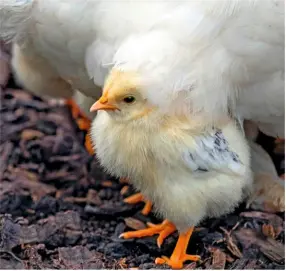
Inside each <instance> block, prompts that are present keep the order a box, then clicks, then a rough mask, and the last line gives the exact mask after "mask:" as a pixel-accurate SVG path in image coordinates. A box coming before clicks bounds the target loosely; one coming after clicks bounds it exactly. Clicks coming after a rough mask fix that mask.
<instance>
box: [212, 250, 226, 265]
mask: <svg viewBox="0 0 286 271" xmlns="http://www.w3.org/2000/svg"><path fill="white" fill-rule="evenodd" d="M212 256H213V258H212V264H211V269H224V268H225V264H226V254H225V253H224V252H223V251H221V250H220V249H218V248H216V249H215V250H214V252H213V255H212Z"/></svg>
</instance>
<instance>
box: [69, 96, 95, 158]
mask: <svg viewBox="0 0 286 271" xmlns="http://www.w3.org/2000/svg"><path fill="white" fill-rule="evenodd" d="M66 104H67V105H68V106H69V107H70V109H71V113H72V117H73V118H74V119H75V120H76V123H77V125H78V127H79V129H81V130H83V131H86V132H87V134H86V136H85V147H86V149H87V151H88V152H89V154H91V155H93V154H94V150H93V145H92V142H91V138H90V135H89V133H88V131H89V129H90V123H91V121H90V119H89V118H88V117H87V116H86V115H85V114H84V113H83V112H82V111H81V110H80V108H79V106H78V105H77V104H76V103H75V102H74V101H73V100H72V99H69V100H67V101H66Z"/></svg>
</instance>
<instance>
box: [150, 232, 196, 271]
mask: <svg viewBox="0 0 286 271" xmlns="http://www.w3.org/2000/svg"><path fill="white" fill-rule="evenodd" d="M193 231H194V227H191V228H190V229H189V230H188V231H187V232H186V233H180V235H179V239H178V241H177V244H176V247H175V249H174V251H173V253H172V255H171V257H170V258H168V257H166V256H162V257H161V258H157V259H156V260H155V263H156V264H164V263H166V264H168V265H169V266H171V267H172V268H173V269H182V268H183V264H184V262H185V261H194V262H196V261H199V260H200V256H198V255H190V254H187V248H188V244H189V240H190V238H191V236H192V233H193Z"/></svg>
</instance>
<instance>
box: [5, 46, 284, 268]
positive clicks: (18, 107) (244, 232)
mask: <svg viewBox="0 0 286 271" xmlns="http://www.w3.org/2000/svg"><path fill="white" fill-rule="evenodd" d="M0 45H1V44H0ZM6 52H7V51H6ZM8 63H9V56H8V54H6V53H5V48H4V47H3V45H1V52H0V86H1V87H0V90H1V92H0V94H1V108H0V110H1V122H0V127H1V138H0V155H1V165H0V177H1V179H0V180H1V187H0V214H1V215H0V260H1V263H0V264H1V268H3V269H128V268H136V269H138V268H139V269H155V268H157V269H162V268H168V267H166V266H155V264H154V260H155V258H156V257H157V256H160V255H170V253H171V252H172V249H173V248H174V246H175V243H176V240H177V234H174V235H173V236H171V237H169V238H167V240H166V241H165V242H164V244H163V246H162V248H161V249H159V248H158V247H157V246H156V238H155V237H148V238H143V239H137V240H122V239H119V238H118V236H119V235H120V234H121V233H122V232H124V231H126V230H132V229H138V228H141V227H145V222H147V221H152V222H154V223H157V222H159V221H160V220H158V219H156V218H155V216H154V215H149V216H148V217H144V216H143V215H141V214H140V210H141V208H142V204H137V205H134V206H133V205H128V204H126V203H124V202H123V196H122V195H121V193H120V190H121V189H122V187H123V186H124V184H121V183H119V182H118V181H117V180H115V179H113V178H112V177H111V176H107V175H106V174H104V173H103V172H102V170H101V169H100V167H99V165H98V163H97V161H96V159H95V157H92V156H90V155H89V154H88V153H87V151H86V150H85V148H84V137H85V133H84V132H83V131H80V130H79V129H78V127H77V126H76V123H75V121H74V120H73V119H72V117H71V114H70V111H69V109H68V108H67V107H66V106H65V105H60V104H59V103H55V102H54V101H52V100H44V99H42V98H39V97H35V96H33V95H32V94H30V93H29V92H27V91H24V90H22V89H19V87H18V86H16V85H15V83H14V81H13V79H12V77H11V76H10V69H9V66H8ZM8 79H9V81H8ZM260 140H261V142H264V143H265V142H266V143H265V144H266V149H267V148H268V151H269V152H270V153H271V154H273V139H271V138H268V137H266V136H264V135H261V136H260ZM271 146H272V147H271ZM274 159H275V162H276V165H277V169H278V170H279V171H280V173H282V172H284V168H283V167H284V165H282V163H281V159H279V158H278V157H277V156H275V157H274ZM131 193H132V189H131V188H129V189H128V191H127V193H126V194H125V195H124V197H126V196H128V195H130V194H131ZM142 222H143V223H142ZM189 252H190V253H194V254H199V255H200V256H201V258H202V260H201V262H199V263H187V264H186V265H185V269H281V270H282V269H284V260H285V256H284V214H268V213H263V212H255V211H252V210H246V209H245V207H244V206H241V207H240V208H239V209H237V210H236V211H235V212H234V213H232V214H230V215H228V216H225V217H222V218H220V219H211V220H207V221H204V222H203V223H202V224H201V225H200V226H199V227H197V229H196V231H195V232H194V234H193V236H192V238H191V241H190V244H189Z"/></svg>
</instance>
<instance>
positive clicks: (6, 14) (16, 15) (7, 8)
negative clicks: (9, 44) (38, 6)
mask: <svg viewBox="0 0 286 271" xmlns="http://www.w3.org/2000/svg"><path fill="white" fill-rule="evenodd" d="M35 1H36V0H1V1H0V39H1V40H4V41H14V40H17V41H19V40H21V39H23V38H24V37H25V35H26V34H27V28H28V25H29V24H30V22H31V18H32V9H33V4H34V2H35Z"/></svg>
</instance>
